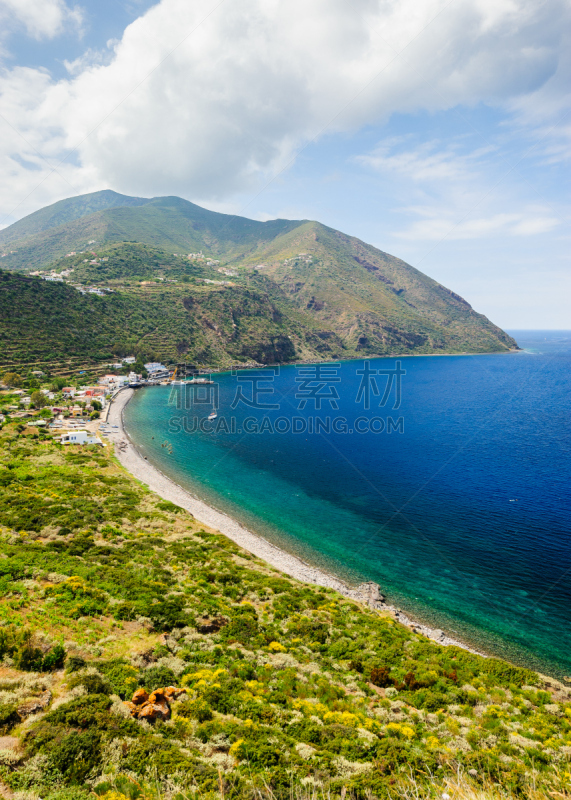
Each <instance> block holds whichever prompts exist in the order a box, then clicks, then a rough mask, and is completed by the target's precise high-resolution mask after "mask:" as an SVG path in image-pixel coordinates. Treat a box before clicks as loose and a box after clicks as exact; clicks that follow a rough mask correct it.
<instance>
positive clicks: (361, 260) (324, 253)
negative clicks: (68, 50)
mask: <svg viewBox="0 0 571 800" xmlns="http://www.w3.org/2000/svg"><path fill="white" fill-rule="evenodd" d="M127 201H128V202H127ZM56 207H57V208H56ZM94 209H95V210H94ZM64 217H65V218H66V220H65V221H63V222H62V221H61V220H62V219H63V218H64ZM33 218H34V219H33ZM23 233H25V235H24V236H21V238H19V239H18V238H15V237H17V236H20V235H21V234H23ZM94 240H95V243H94V244H93V243H92V242H93V241H94ZM2 241H4V242H8V241H9V242H10V251H9V252H8V253H7V255H5V256H4V257H3V258H2V260H1V261H0V264H1V266H2V267H4V268H5V269H13V270H26V271H29V270H32V269H38V268H39V269H45V268H46V267H48V266H49V267H55V268H56V269H58V270H61V269H63V268H64V267H69V266H73V268H74V270H76V275H74V278H75V277H77V279H81V280H89V281H91V282H93V283H102V282H105V281H109V280H119V281H120V280H127V279H130V280H137V279H140V280H143V279H148V278H149V277H151V276H152V275H153V274H154V275H155V277H163V278H164V277H167V275H166V273H165V272H164V270H165V269H166V270H167V271H168V270H170V272H171V274H170V278H171V279H173V280H175V279H176V280H182V279H184V277H185V274H186V276H187V277H188V278H192V277H195V278H198V276H199V275H200V274H202V277H203V278H204V277H207V276H206V273H205V272H204V271H203V272H202V273H201V272H200V270H199V269H198V266H200V265H202V266H201V269H202V267H204V263H205V262H197V261H196V260H194V261H192V260H191V261H189V259H188V258H187V256H186V255H185V254H188V253H199V252H202V253H203V254H204V256H205V257H208V258H211V259H216V260H217V261H219V262H220V265H221V266H220V267H218V266H217V265H214V266H215V268H216V269H224V268H226V269H230V270H231V271H232V273H233V278H235V280H234V283H235V284H236V285H240V286H246V285H250V286H251V287H254V288H256V289H257V290H260V291H263V292H264V293H266V294H268V295H269V296H271V297H272V301H273V302H274V303H276V304H277V307H279V309H280V312H281V313H282V315H285V316H286V317H287V318H288V319H289V320H290V321H292V322H293V321H294V320H295V322H296V324H297V323H300V324H302V325H303V326H304V327H306V328H308V329H311V330H314V331H316V332H317V334H318V335H319V336H320V337H321V341H322V342H324V341H326V340H327V339H328V338H329V339H332V340H334V341H335V342H338V343H340V345H339V346H338V345H337V344H335V347H333V348H330V347H324V348H322V357H324V358H331V357H335V358H337V357H344V358H350V357H355V356H357V355H368V356H374V355H385V354H388V355H390V354H405V353H458V352H502V351H507V350H509V349H510V348H513V347H517V345H516V343H515V342H514V340H513V339H511V337H509V336H507V335H506V334H505V333H504V332H503V331H502V330H501V329H500V328H498V327H497V326H495V325H493V324H492V323H491V322H490V321H489V320H488V319H487V318H486V317H484V316H482V315H481V314H478V313H477V312H475V311H474V310H473V309H472V308H471V306H470V305H469V303H467V302H466V301H465V300H463V298H461V297H460V296H459V295H457V294H455V293H454V292H452V291H450V290H449V289H447V288H446V287H444V286H441V285H440V284H439V283H437V282H436V281H434V280H432V279H431V278H429V277H428V276H426V275H424V274H423V273H422V272H420V271H418V270H416V269H415V268H414V267H412V266H410V265H409V264H406V263H405V262H404V261H402V260H401V259H398V258H395V257H394V256H392V255H390V254H388V253H384V252H382V251H381V250H378V249H377V248H375V247H372V246H371V245H368V244H366V243H365V242H362V241H360V240H359V239H356V238H355V237H351V236H347V235H346V234H343V233H341V232H339V231H336V230H333V229H332V228H328V227H327V226H325V225H322V224H321V223H319V222H312V221H307V220H305V221H296V220H272V221H269V222H257V221H255V220H249V219H245V218H243V217H237V216H232V215H227V214H218V213H216V212H213V211H208V210H207V209H204V208H201V207H200V206H197V205H194V204H193V203H189V202H188V201H186V200H182V199H181V198H177V197H159V198H153V199H151V200H141V199H139V198H125V197H123V196H122V195H116V194H115V193H112V192H109V193H106V192H99V193H96V194H95V195H85V196H84V197H82V198H74V199H73V200H69V201H62V203H60V204H55V206H52V207H50V208H48V209H43V210H42V211H41V212H37V213H36V215H31V216H30V217H28V218H26V220H22V221H21V222H19V223H16V224H15V225H13V226H11V227H10V228H7V229H6V231H3V232H1V233H0V244H1V243H2ZM90 242H91V243H92V244H89V243H90ZM126 243H131V246H132V245H133V243H138V244H139V245H146V246H147V248H151V249H150V250H149V249H147V250H146V251H145V252H146V254H147V255H146V256H144V255H141V253H142V251H141V252H139V254H138V255H137V258H139V259H141V258H142V259H143V261H144V258H145V257H146V258H147V263H146V266H145V268H144V269H143V268H141V269H139V267H138V266H137V265H136V264H135V265H134V268H135V271H133V269H131V271H130V272H129V274H127V271H125V270H126V268H125V267H121V268H119V269H118V270H117V269H115V268H113V269H111V267H112V264H111V263H110V262H109V263H108V262H100V261H99V260H98V261H97V265H95V266H94V265H90V266H88V267H86V266H85V264H89V262H90V261H91V260H92V259H93V258H94V256H93V255H91V253H95V258H97V259H101V258H106V259H111V260H114V263H115V264H116V265H117V262H118V259H119V260H120V259H121V258H123V260H125V259H124V256H125V253H126V250H125V248H128V247H129V245H128V244H126ZM4 246H5V245H4ZM93 248H96V249H95V250H93ZM110 248H111V250H110ZM12 251H13V252H12ZM70 251H71V252H74V251H75V252H76V253H77V254H78V255H77V257H76V256H72V257H69V258H71V261H70V260H69V258H66V257H65V254H66V253H68V252H70ZM158 251H161V252H158ZM173 254H175V255H173ZM183 255H184V260H183ZM132 256H133V253H131V255H129V256H125V257H126V258H127V261H129V260H130V261H131V262H132V261H133V259H132ZM62 257H63V260H62ZM173 259H175V260H174V261H173ZM132 266H133V264H132ZM121 270H123V271H121ZM137 270H138V271H137ZM157 270H159V271H160V270H163V273H162V275H158V276H157V275H156V273H157ZM209 278H210V279H213V280H215V279H217V278H221V279H222V278H223V276H220V275H219V273H212V271H211V273H210V275H209ZM122 288H123V290H129V288H128V287H127V286H123V287H122ZM302 338H303V337H302ZM318 352H319V351H318ZM296 357H297V358H314V357H315V348H311V347H310V348H307V347H304V346H300V347H299V348H298V349H297V351H296Z"/></svg>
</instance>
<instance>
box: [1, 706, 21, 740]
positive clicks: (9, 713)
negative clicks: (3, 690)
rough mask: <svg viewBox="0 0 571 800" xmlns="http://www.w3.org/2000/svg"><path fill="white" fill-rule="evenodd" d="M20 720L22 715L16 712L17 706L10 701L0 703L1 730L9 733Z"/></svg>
mask: <svg viewBox="0 0 571 800" xmlns="http://www.w3.org/2000/svg"><path fill="white" fill-rule="evenodd" d="M18 722H20V717H19V716H18V714H17V713H16V706H15V705H12V704H8V703H2V704H0V732H1V733H7V732H8V731H9V730H10V728H13V727H14V725H16V724H17V723H18Z"/></svg>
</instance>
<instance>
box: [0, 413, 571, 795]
mask: <svg viewBox="0 0 571 800" xmlns="http://www.w3.org/2000/svg"><path fill="white" fill-rule="evenodd" d="M0 585H1V587H2V593H1V597H0V632H2V635H3V636H4V639H3V640H2V641H5V642H6V643H7V644H6V646H5V647H4V651H3V663H2V665H1V666H0V724H2V725H3V732H4V734H8V733H9V734H10V735H11V736H12V737H15V739H16V740H18V741H19V742H20V744H19V747H13V746H12V747H9V748H8V749H6V750H0V778H1V780H2V781H3V782H4V784H5V785H6V786H7V787H10V789H11V790H12V791H14V792H21V793H23V794H20V795H18V796H19V797H21V798H22V800H24V798H30V800H32V798H36V797H38V796H41V797H42V798H44V800H64V798H65V800H80V798H86V797H88V796H92V794H93V793H95V794H97V795H99V796H100V797H104V798H106V800H123V798H137V797H140V798H149V799H150V798H153V799H154V798H164V799H165V800H171V799H172V800H174V798H187V797H188V798H190V797H192V798H211V799H212V800H214V798H217V799H218V798H236V799H238V798H274V799H275V800H286V798H299V799H300V800H302V799H303V800H309V799H310V798H311V799H312V800H313V799H314V798H315V800H317V798H331V799H332V800H333V798H335V800H338V799H339V798H353V799H354V800H361V799H362V800H368V798H396V797H399V798H401V797H406V798H432V797H434V798H436V797H440V798H442V797H443V796H444V794H448V796H449V797H450V798H453V799H455V798H459V799H460V798H466V800H468V799H469V800H472V798H474V800H475V799H476V798H482V800H483V799H484V798H493V799H494V800H496V798H523V797H526V798H530V800H536V798H539V797H545V796H549V797H555V798H558V797H567V796H568V793H569V790H570V788H571V787H570V770H569V755H570V753H571V694H570V692H569V690H568V689H567V688H566V687H564V686H562V685H561V684H559V683H557V682H556V681H551V680H550V681H547V680H545V679H544V678H542V677H541V676H539V675H537V674H536V673H534V672H532V671H529V670H525V669H522V668H519V667H515V666H513V665H510V664H508V663H506V662H503V661H500V660H498V659H485V658H482V657H480V656H477V655H473V654H471V653H468V652H466V651H463V650H461V649H460V648H456V647H441V646H439V645H437V644H435V643H434V642H431V641H430V640H428V639H425V638H424V637H422V636H420V635H417V634H413V633H412V632H411V631H410V630H408V629H407V628H405V627H403V626H402V625H400V624H398V623H397V622H396V621H395V620H394V619H393V618H392V617H391V616H389V615H387V614H380V613H378V612H375V611H371V610H369V609H367V608H364V607H361V606H359V605H358V604H356V603H354V602H352V601H350V600H348V599H347V598H344V597H342V596H340V595H338V594H336V593H335V592H334V591H332V590H328V589H321V588H319V587H315V586H308V585H304V584H301V583H298V582H296V581H294V580H292V579H289V578H287V577H285V576H283V575H282V574H280V573H279V572H277V571H276V570H274V569H272V568H270V567H268V566H267V565H265V564H263V562H260V561H259V560H258V559H255V558H253V557H251V556H250V555H249V554H248V553H246V552H244V551H242V550H240V548H238V547H237V546H235V545H234V544H233V543H231V542H230V541H229V540H227V539H225V538H224V537H223V536H221V535H220V534H217V533H215V532H213V531H210V530H206V529H204V528H203V527H202V526H201V525H200V524H198V523H197V522H196V520H194V519H193V518H192V517H191V516H190V515H188V514H187V513H186V512H184V511H182V510H180V509H178V508H174V509H172V508H170V506H168V505H167V504H165V503H164V502H163V501H162V500H161V499H160V498H159V497H157V496H156V495H154V494H152V493H151V492H149V491H148V490H147V489H146V488H145V487H144V486H142V485H141V484H139V483H138V482H136V481H135V480H133V479H132V478H131V477H130V476H129V475H128V474H126V473H125V472H124V471H123V470H122V468H121V467H120V466H119V465H118V464H117V462H116V461H115V460H114V459H113V458H112V457H111V455H110V454H109V453H108V452H106V451H104V450H101V449H96V448H91V447H86V448H82V449H79V448H78V449H74V450H71V449H63V448H62V447H61V446H60V445H58V444H56V443H54V442H53V441H52V440H51V438H50V437H49V436H48V435H46V434H42V433H39V434H37V435H36V434H32V435H26V433H25V432H24V431H21V430H20V429H19V428H18V426H17V425H16V424H14V423H9V424H7V425H5V426H4V429H3V430H2V431H1V432H0ZM25 647H28V648H30V647H31V648H34V652H36V655H37V653H38V652H39V653H40V654H41V658H42V659H43V660H42V661H41V662H38V661H33V659H32V660H30V659H28V660H27V661H26V660H25V659H24V660H22V657H21V652H22V649H25ZM57 648H63V651H65V659H66V660H65V670H62V669H61V667H60V664H61V661H60V662H57V663H56V660H55V656H54V657H53V658H52V660H51V661H50V659H49V658H48V659H47V661H46V658H47V657H48V656H49V654H50V653H54V654H56V655H57V653H60V652H61V650H57ZM0 650H1V648H0ZM0 654H1V653H0ZM38 665H39V666H38ZM38 669H41V670H43V671H39V672H38V671H37V670H38ZM31 670H36V671H35V672H34V671H31ZM168 684H172V685H177V686H182V687H184V688H185V689H186V694H185V695H182V698H181V699H180V700H178V701H176V702H175V703H173V705H172V712H173V713H172V717H171V719H170V720H168V721H167V722H157V723H155V724H154V725H149V724H148V723H144V722H139V721H136V720H134V719H132V718H131V717H130V716H129V713H128V711H127V710H126V707H125V706H124V705H123V702H122V701H123V700H126V699H129V698H130V696H131V694H132V691H133V689H134V688H136V687H138V686H143V687H146V689H147V690H149V691H151V690H154V689H156V688H158V687H160V686H164V685H168ZM47 690H49V692H50V693H51V695H50V698H51V699H50V700H49V702H48V703H47V704H46V706H45V707H44V708H43V709H42V710H40V711H39V712H37V713H35V714H34V715H33V716H26V715H25V714H20V712H19V711H18V709H21V708H25V707H26V704H29V703H31V702H32V703H33V702H36V703H37V702H38V699H39V698H42V697H44V698H45V697H46V695H45V692H46V691H47Z"/></svg>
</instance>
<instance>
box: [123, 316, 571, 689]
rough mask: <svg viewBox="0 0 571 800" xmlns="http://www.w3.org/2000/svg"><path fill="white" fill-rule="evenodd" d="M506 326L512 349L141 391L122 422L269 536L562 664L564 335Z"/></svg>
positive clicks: (567, 517)
mask: <svg viewBox="0 0 571 800" xmlns="http://www.w3.org/2000/svg"><path fill="white" fill-rule="evenodd" d="M511 333H512V335H513V336H514V337H515V338H516V340H517V341H518V343H519V345H520V347H521V348H523V351H522V352H519V353H511V354H502V355H481V356H448V357H411V358H401V359H395V358H390V359H373V360H371V361H369V362H364V361H348V362H343V363H341V364H329V365H326V367H325V368H324V367H323V366H320V367H316V365H313V366H308V365H303V366H297V367H295V366H288V367H281V368H279V369H278V368H276V369H265V370H257V371H244V372H239V373H238V374H231V373H225V374H220V375H214V376H213V379H214V380H215V382H216V383H215V385H213V386H208V387H200V388H198V387H194V388H189V387H180V386H179V387H149V388H145V389H141V390H139V391H138V392H136V394H135V396H134V398H133V400H132V401H131V402H130V403H129V405H128V406H127V409H126V411H125V422H126V427H127V430H128V432H129V435H130V436H131V438H132V439H133V441H134V442H135V443H136V445H137V446H138V447H139V449H140V450H141V451H142V452H143V454H144V455H146V456H147V457H148V459H149V461H151V462H152V463H154V464H156V465H157V466H158V467H159V469H161V470H162V471H163V472H164V473H166V474H167V475H169V476H171V477H172V478H173V479H174V480H176V481H177V482H178V483H180V484H181V485H183V486H184V487H185V488H187V489H189V490H190V491H191V492H192V493H194V494H195V495H196V496H198V497H200V498H202V499H204V500H206V501H207V502H209V503H210V504H212V505H214V506H216V507H217V508H219V509H220V510H223V511H225V512H226V513H228V514H229V515H231V516H233V517H234V518H236V519H238V520H240V521H241V522H242V523H243V524H244V525H246V526H247V527H249V528H250V529H252V530H254V531H257V532H258V533H261V534H262V535H264V536H265V537H266V538H268V539H270V540H271V541H273V542H275V543H276V544H278V545H279V546H281V547H282V548H284V549H286V550H288V551H290V552H293V553H296V554H298V555H300V556H301V557H302V558H304V559H305V560H306V561H309V562H311V563H314V564H316V565H318V566H321V567H324V568H326V569H329V570H330V571H333V572H335V573H336V574H338V575H340V576H342V577H343V578H345V579H347V580H349V581H361V580H364V579H367V580H374V581H376V582H377V583H379V584H380V585H381V587H382V589H383V591H384V592H385V593H386V594H387V596H388V598H389V600H390V601H391V602H392V603H394V604H396V605H398V606H399V607H401V608H403V609H404V610H406V611H408V612H409V613H411V614H412V615H416V616H417V617H418V618H421V619H423V620H425V621H427V622H430V623H431V624H433V625H435V626H437V627H440V628H443V629H444V630H446V631H447V632H449V633H451V634H456V635H457V636H459V637H461V638H463V639H465V640H468V641H470V642H473V643H474V644H477V645H479V646H480V647H481V648H484V649H485V650H486V651H488V652H492V653H495V654H497V655H500V656H503V657H505V658H508V659H510V660H512V661H515V662H517V663H520V664H525V665H527V666H531V667H534V668H536V669H541V670H542V671H546V672H549V673H552V674H558V675H570V674H571V491H570V477H571V391H570V390H571V332H570V331H511ZM403 372H404V373H405V374H402V373H403ZM264 406H274V407H272V408H267V407H264ZM215 407H216V408H217V411H218V417H217V418H216V419H215V420H213V421H212V422H208V419H207V417H208V415H209V413H210V412H211V411H212V410H213V408H215Z"/></svg>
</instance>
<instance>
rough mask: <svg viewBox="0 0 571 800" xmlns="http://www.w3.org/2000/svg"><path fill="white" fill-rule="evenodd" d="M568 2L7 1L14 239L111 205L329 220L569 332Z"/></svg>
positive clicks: (3, 94) (5, 126) (521, 319)
mask: <svg viewBox="0 0 571 800" xmlns="http://www.w3.org/2000/svg"><path fill="white" fill-rule="evenodd" d="M570 156H571V0H535V2H533V3H531V2H529V0H423V2H422V3H419V2H418V0H160V2H149V0H97V2H94V0H86V1H85V2H81V0H80V2H78V3H77V4H74V3H73V2H68V0H0V227H6V226H7V225H9V224H11V223H12V222H14V221H16V220H18V219H20V218H21V217H23V216H25V215H26V214H29V213H31V212H32V211H35V210H36V209H38V208H41V207H43V206H45V205H48V204H50V203H53V202H56V201H57V200H60V199H62V198H64V197H70V196H74V195H77V194H84V193H86V192H91V191H98V190H100V189H105V188H110V189H114V190H115V191H118V192H121V193H124V194H128V195H136V196H140V197H153V196H157V195H178V196H180V197H185V198H187V199H188V200H191V201H193V202H196V203H199V204H201V205H204V206H206V207H208V208H211V209H213V210H215V211H224V212H227V213H235V214H241V215H243V216H248V217H252V218H255V219H260V220H267V219H272V218H275V217H285V218H290V219H317V220H319V221H320V222H323V223H325V224H327V225H330V226H331V227H334V228H337V229H339V230H342V231H344V232H345V233H349V234H352V235H355V236H358V237H359V238H361V239H363V240H364V241H367V242H369V243H371V244H373V245H375V246H376V247H378V248H380V249H381V250H384V251H386V252H389V253H392V254H393V255H396V256H399V257H400V258H402V259H404V260H405V261H407V262H408V263H410V264H412V265H413V266H415V267H417V268H418V269H420V270H421V271H423V272H425V273H427V274H428V275H430V276H431V277H433V278H435V279H436V280H438V281H440V282H441V283H442V284H444V285H445V286H448V287H449V288H451V289H452V290H453V291H455V292H457V293H459V294H461V295H462V296H463V297H465V298H466V299H467V300H468V301H469V302H470V303H471V304H472V305H473V306H474V308H475V309H476V310H477V311H480V312H481V313H484V314H486V316H488V317H489V318H490V319H492V320H493V321H494V322H495V323H496V324H498V325H500V326H501V327H503V328H507V329H518V328H519V329H530V328H531V329H533V328H536V329H537V328H543V329H571V253H570V247H569V245H570V238H571V237H570V234H569V219H570V211H571V204H570V199H569V186H570V185H571V181H570V177H571V176H570V169H569V163H570Z"/></svg>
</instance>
